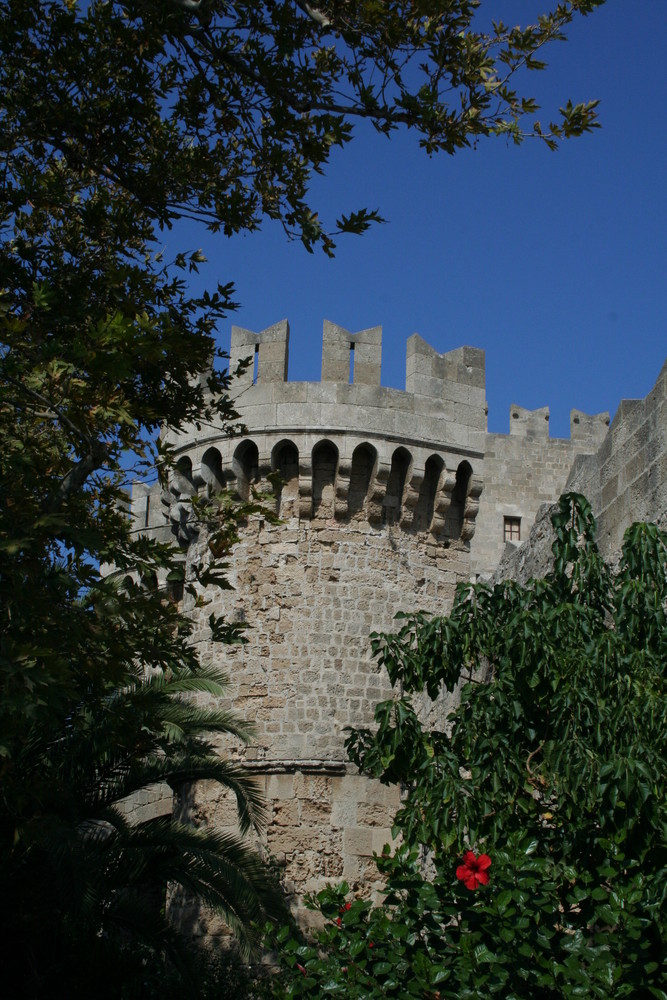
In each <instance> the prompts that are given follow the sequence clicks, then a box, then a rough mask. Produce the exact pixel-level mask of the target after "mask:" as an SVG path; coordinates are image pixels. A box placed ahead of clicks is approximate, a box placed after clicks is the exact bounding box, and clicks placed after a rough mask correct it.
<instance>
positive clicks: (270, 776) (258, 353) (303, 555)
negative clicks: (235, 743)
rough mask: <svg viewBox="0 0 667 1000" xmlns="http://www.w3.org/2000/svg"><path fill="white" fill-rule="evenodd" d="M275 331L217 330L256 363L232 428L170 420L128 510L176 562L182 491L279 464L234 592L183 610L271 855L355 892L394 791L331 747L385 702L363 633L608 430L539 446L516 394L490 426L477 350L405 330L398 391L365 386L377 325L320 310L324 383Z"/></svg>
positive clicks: (236, 567) (297, 886)
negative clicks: (216, 679)
mask: <svg viewBox="0 0 667 1000" xmlns="http://www.w3.org/2000/svg"><path fill="white" fill-rule="evenodd" d="M288 341H289V327H288V324H287V322H286V321H285V322H281V323H277V324H275V325H274V326H271V327H269V328H268V329H266V330H264V331H262V332H261V333H253V332H251V331H248V330H243V329H240V328H238V327H234V328H233V329H232V345H231V351H230V358H231V361H230V363H231V365H232V367H234V365H235V363H236V362H237V361H238V360H240V359H242V358H245V357H250V358H251V362H254V363H251V364H249V366H248V367H247V368H246V370H245V373H244V375H243V377H242V378H241V379H240V380H239V382H238V384H237V385H236V387H235V390H234V392H235V401H236V406H237V409H238V410H239V412H240V413H241V416H242V420H243V422H244V424H245V425H246V427H247V433H245V434H244V435H243V436H242V437H232V438H230V437H228V436H225V435H224V434H223V432H222V429H216V428H210V427H202V428H201V429H197V428H195V427H194V426H193V427H188V428H185V429H184V430H183V431H182V432H181V433H179V434H175V433H171V434H169V436H168V442H169V444H170V445H171V446H172V447H173V449H174V451H175V454H176V457H177V459H178V470H177V472H176V473H175V474H174V477H173V481H172V483H171V488H170V491H169V494H168V496H166V497H162V498H161V497H160V494H159V490H158V489H157V487H155V488H152V489H148V488H146V487H142V486H137V488H136V489H135V492H134V496H133V515H134V517H135V522H136V524H137V527H138V528H140V529H141V530H148V531H154V532H158V533H159V532H162V533H169V532H171V533H172V534H174V535H176V536H177V537H178V538H179V541H180V543H181V545H182V546H183V549H184V552H185V553H186V560H187V563H188V564H189V566H190V567H192V566H193V565H194V564H195V563H197V562H202V561H205V560H206V559H207V558H208V554H207V553H208V550H207V545H206V539H205V538H203V537H201V535H197V534H196V533H195V532H193V531H192V528H191V525H190V524H189V522H188V517H187V509H188V505H187V501H188V497H189V496H190V495H192V494H193V493H195V492H200V493H204V492H206V491H213V492H215V491H216V490H219V489H221V488H227V489H231V490H233V491H234V492H235V493H236V494H237V495H238V496H240V497H242V498H245V497H247V496H248V494H249V492H250V490H251V487H253V486H257V487H260V488H261V487H262V486H265V485H266V484H267V476H268V475H269V474H270V473H272V472H277V473H279V475H280V479H281V483H282V485H281V487H280V490H279V494H278V496H277V499H276V513H277V514H278V516H279V517H280V523H279V524H277V525H274V524H271V523H269V522H268V521H267V520H265V519H263V518H260V517H258V518H253V519H250V520H249V522H248V523H247V525H246V526H245V527H244V529H243V531H242V538H241V541H240V542H239V543H238V545H237V546H236V547H235V549H234V551H233V553H232V556H231V560H230V570H229V579H230V582H231V584H232V585H233V587H234V589H233V590H230V591H226V590H210V591H209V592H207V593H206V595H204V596H205V597H206V598H207V599H208V600H209V602H210V603H208V604H207V605H206V606H204V607H199V606H196V605H195V602H194V601H192V600H190V601H189V603H187V601H188V598H187V596H186V603H185V604H184V610H186V611H187V612H189V613H190V614H191V615H192V617H193V619H194V621H195V626H196V629H195V636H194V638H195V641H197V642H200V643H201V644H202V653H203V658H204V659H206V657H207V656H208V657H219V656H221V655H224V664H223V665H224V669H225V671H226V673H227V675H228V677H229V689H228V691H227V697H226V705H227V706H228V707H229V708H231V709H233V710H234V711H235V712H236V713H237V714H239V715H241V716H242V717H243V718H245V719H247V720H248V721H250V722H252V723H253V724H254V726H255V730H256V741H255V743H254V745H253V746H251V747H249V748H247V749H245V750H244V751H243V752H242V759H243V760H244V763H245V765H246V767H247V768H248V769H250V770H252V771H253V772H254V773H255V774H256V776H257V778H258V780H259V781H260V782H261V783H262V784H263V786H264V789H265V793H266V798H267V802H268V804H269V825H268V829H267V833H266V846H267V849H268V851H269V853H270V854H271V855H272V856H273V857H274V858H275V859H276V861H277V862H278V863H279V864H280V865H281V866H283V869H284V875H285V879H286V882H287V884H288V885H291V886H292V887H293V888H294V890H295V892H296V893H297V894H298V896H299V897H301V896H302V894H303V893H305V892H308V891H312V890H316V889H318V888H321V886H322V885H323V883H324V882H326V881H327V880H337V879H338V880H339V879H342V878H345V879H346V880H347V881H348V882H349V883H350V884H351V885H352V886H353V887H354V886H362V885H364V886H366V887H368V886H369V885H371V884H372V883H373V881H374V879H375V868H374V864H373V860H372V856H373V852H374V851H377V852H379V851H381V849H382V846H383V845H384V843H386V842H387V841H388V840H389V839H390V828H391V820H392V816H393V814H394V812H395V811H396V808H397V806H398V798H397V792H396V790H395V789H390V788H386V787H384V786H382V785H380V784H379V782H376V781H371V780H368V779H366V778H364V777H361V776H359V775H358V774H356V772H355V769H354V768H353V767H352V766H351V765H350V764H349V763H348V762H347V759H346V754H345V750H344V740H345V730H346V727H348V726H368V725H372V723H373V709H374V706H375V705H376V703H377V702H378V701H381V700H383V699H386V698H389V697H391V688H390V686H389V683H388V680H387V678H386V675H385V674H384V672H383V671H381V670H380V669H379V668H378V667H377V665H376V663H375V662H374V661H373V660H372V658H371V656H370V644H369V635H370V633H371V632H373V631H383V630H389V629H391V628H392V627H393V626H392V622H393V619H394V616H395V615H396V614H397V612H399V611H410V610H414V609H415V608H422V609H425V610H427V611H430V612H434V613H440V614H444V613H446V612H447V611H448V610H449V608H450V607H451V602H452V599H453V596H454V590H455V587H456V584H457V583H458V582H459V581H462V580H469V579H471V577H473V576H476V575H479V574H480V573H485V572H491V571H492V570H493V568H494V567H495V564H496V563H497V561H498V558H499V556H500V554H501V553H502V551H503V548H504V546H505V544H506V541H507V540H509V541H512V539H506V537H505V536H504V534H503V532H504V530H505V525H506V520H507V517H508V516H510V517H514V519H515V520H516V518H517V517H519V519H521V518H523V522H524V530H527V528H528V527H529V524H530V523H532V522H531V519H532V518H534V516H535V513H536V511H537V507H538V506H539V503H540V502H541V498H542V494H547V493H548V494H549V496H548V499H553V497H554V494H555V496H557V495H558V492H560V489H561V488H562V486H563V485H564V483H565V480H566V478H567V474H568V471H569V469H570V466H571V464H572V459H573V457H574V454H575V453H576V452H577V451H578V450H587V449H588V450H589V451H590V450H593V449H594V447H595V446H597V445H596V442H597V441H598V440H599V438H600V435H603V434H604V433H605V432H606V426H605V425H604V421H603V420H602V421H601V420H598V421H597V423H596V422H595V418H586V417H585V416H584V415H583V414H581V415H580V422H583V425H584V432H582V434H581V435H580V436H579V438H578V439H577V440H575V439H574V436H573V440H572V441H566V442H550V440H549V439H548V429H547V428H548V424H547V421H546V420H545V419H544V416H545V414H546V415H548V411H536V413H534V414H532V415H531V414H529V413H528V411H522V410H520V408H518V407H513V408H512V411H511V412H512V413H513V414H514V413H515V412H516V414H517V417H516V418H515V420H513V421H512V431H513V433H512V434H510V435H509V436H508V435H488V434H487V430H486V397H485V367H484V364H485V363H484V352H483V351H481V350H478V349H475V348H471V347H461V348H458V349H456V350H453V351H450V352H448V353H445V354H438V353H437V352H436V351H434V350H433V348H431V347H430V346H429V345H428V344H427V343H426V342H425V341H424V340H422V338H421V337H419V336H418V335H417V334H415V335H414V336H412V337H411V338H410V339H409V341H408V345H407V364H406V390H405V392H403V391H400V390H397V389H389V388H385V387H383V386H381V385H380V362H381V330H380V328H373V329H370V330H362V331H360V332H358V333H349V332H348V331H347V330H344V329H343V328H341V327H339V326H336V325H335V324H333V323H329V322H325V324H324V342H323V358H322V379H321V381H320V382H289V381H287V359H288ZM591 420H593V423H592V424H590V421H591ZM586 421H589V423H586ZM579 425H580V423H577V425H576V426H577V427H579ZM586 435H588V436H586ZM552 445H553V447H551V446H552ZM554 456H555V457H554ZM489 467H490V468H491V470H492V471H491V476H490V477H489ZM483 484H484V493H483ZM487 493H488V495H489V497H490V500H489V502H488V503H487V504H486V508H485V498H486V494H487ZM165 501H166V503H165ZM507 509H510V510H512V511H515V512H516V511H518V512H519V513H518V514H516V513H514V514H511V515H507V514H504V513H503V511H505V510H507ZM480 529H481V536H482V537H481V544H480V545H479V546H478V548H477V550H476V548H475V542H476V537H477V535H478V533H480ZM211 612H214V613H215V614H216V615H220V614H224V615H225V616H226V617H227V618H228V619H231V620H236V621H245V622H247V623H248V625H249V626H250V628H249V631H248V633H247V639H248V643H247V644H246V645H245V646H239V647H232V648H229V647H225V648H224V651H223V654H221V653H220V649H219V647H217V646H216V645H214V644H212V643H210V630H209V624H208V617H209V615H210V613H211ZM441 712H442V716H443V720H444V717H445V715H446V712H447V705H446V704H443V706H441ZM189 809H190V815H191V816H194V817H195V818H196V820H197V821H206V822H209V823H213V824H215V825H216V826H217V827H219V828H222V829H224V828H226V827H229V826H230V825H232V824H233V823H234V816H235V813H234V803H232V802H230V801H227V800H226V799H224V798H219V793H218V790H217V789H212V788H207V787H205V786H203V787H201V788H197V789H195V790H194V791H193V799H192V801H191V802H190V803H189Z"/></svg>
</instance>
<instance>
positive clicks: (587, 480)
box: [567, 362, 667, 557]
mask: <svg viewBox="0 0 667 1000" xmlns="http://www.w3.org/2000/svg"><path fill="white" fill-rule="evenodd" d="M567 488H568V489H569V490H573V491H575V492H579V493H584V494H585V495H586V496H587V497H588V499H589V500H590V502H591V504H592V506H593V511H594V513H595V516H596V517H597V519H598V544H599V546H600V549H601V551H602V553H603V555H605V556H606V557H609V556H611V555H613V554H614V553H615V552H618V551H619V549H620V547H621V544H622V542H623V534H624V532H625V529H626V528H627V527H628V526H629V525H630V524H631V523H632V522H633V521H655V522H656V523H657V524H660V525H661V527H663V528H664V527H667V362H665V364H664V365H663V368H662V371H661V372H660V375H659V376H658V379H657V381H656V383H655V385H654V387H653V389H652V390H651V392H650V393H649V394H648V396H646V397H644V399H624V400H623V401H622V402H621V405H620V406H619V408H618V410H617V412H616V415H615V417H614V420H613V422H612V424H611V427H610V428H609V434H608V435H607V437H606V438H605V440H604V441H603V442H602V444H601V445H600V447H599V449H598V450H597V451H596V452H595V454H593V455H589V456H587V457H583V456H582V457H580V458H578V459H577V461H576V462H575V463H574V466H573V468H572V472H571V475H570V477H569V479H568V482H567Z"/></svg>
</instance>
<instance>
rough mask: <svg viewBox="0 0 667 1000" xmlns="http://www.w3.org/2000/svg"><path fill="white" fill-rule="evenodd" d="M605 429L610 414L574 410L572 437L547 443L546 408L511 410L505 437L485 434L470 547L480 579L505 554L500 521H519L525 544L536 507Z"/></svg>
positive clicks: (561, 486)
mask: <svg viewBox="0 0 667 1000" xmlns="http://www.w3.org/2000/svg"><path fill="white" fill-rule="evenodd" d="M608 426H609V414H608V413H599V414H595V415H594V416H590V415H588V414H585V413H582V412H581V411H580V410H572V411H571V413H570V437H569V438H550V437H549V409H548V407H542V408H541V409H539V410H525V409H523V408H522V407H520V406H517V405H516V404H512V406H510V428H509V429H510V432H509V435H507V434H487V435H486V444H485V450H484V489H483V492H482V496H481V501H480V510H479V514H478V517H477V527H476V531H475V539H474V543H473V547H472V550H473V552H472V555H473V562H472V565H473V571H474V572H475V573H476V574H477V575H478V576H482V577H488V576H489V575H490V574H491V573H492V572H493V571H494V570H495V568H496V566H497V565H498V562H499V561H500V559H501V558H502V556H503V555H504V551H505V548H506V546H505V543H504V534H503V526H504V519H505V518H506V517H511V518H518V519H519V521H520V533H521V538H520V541H522V542H523V541H525V540H526V539H527V538H528V536H529V535H530V532H531V529H532V527H533V524H534V522H535V517H536V515H537V512H538V510H539V508H540V507H541V506H542V505H543V504H545V503H551V502H552V501H553V499H554V498H555V497H558V496H560V494H561V493H562V492H563V491H564V490H565V486H566V483H567V479H568V476H569V473H570V470H571V468H572V463H573V461H574V460H575V458H576V456H577V455H581V454H587V453H591V452H594V451H595V450H596V449H597V447H598V446H599V445H600V443H601V442H602V441H603V440H604V439H605V436H606V434H607V429H608ZM508 547H509V548H512V547H514V546H513V543H509V546H508Z"/></svg>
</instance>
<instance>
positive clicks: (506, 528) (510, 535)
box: [503, 517, 521, 542]
mask: <svg viewBox="0 0 667 1000" xmlns="http://www.w3.org/2000/svg"><path fill="white" fill-rule="evenodd" d="M503 538H504V540H505V541H506V542H520V541H521V518H520V517H506V518H504V519H503Z"/></svg>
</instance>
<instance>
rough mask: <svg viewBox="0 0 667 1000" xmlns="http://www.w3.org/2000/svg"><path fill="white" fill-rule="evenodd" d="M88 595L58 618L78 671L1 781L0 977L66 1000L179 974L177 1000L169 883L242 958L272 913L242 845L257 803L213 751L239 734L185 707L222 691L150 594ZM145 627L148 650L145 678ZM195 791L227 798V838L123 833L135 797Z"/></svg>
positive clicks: (107, 588)
mask: <svg viewBox="0 0 667 1000" xmlns="http://www.w3.org/2000/svg"><path fill="white" fill-rule="evenodd" d="M94 590H95V593H94V599H93V598H92V597H91V593H90V592H89V593H87V594H86V596H85V598H81V597H79V598H78V600H77V601H75V602H71V603H70V604H69V606H66V607H67V608H68V610H69V612H70V621H69V624H70V626H71V630H70V636H69V640H70V645H69V648H68V653H69V654H70V655H76V653H77V652H78V655H79V656H80V658H81V660H82V662H84V663H85V669H80V670H79V671H74V676H75V678H77V681H76V683H74V684H73V685H72V684H70V686H69V687H68V696H67V698H64V699H63V700H62V703H61V704H60V706H59V711H58V712H57V713H54V711H53V706H52V705H51V706H50V708H51V711H50V713H49V715H48V716H47V717H46V718H45V717H40V716H39V715H38V717H37V718H36V720H35V721H34V723H33V724H31V725H27V726H25V727H24V728H23V731H22V735H21V740H20V741H15V742H14V749H13V754H12V756H11V759H10V762H9V763H8V764H7V765H6V766H5V768H4V773H3V782H2V807H3V808H2V816H1V817H0V830H1V833H2V846H3V850H2V853H1V856H0V888H1V891H2V914H3V918H2V924H3V925H4V926H3V927H2V934H1V939H2V946H1V947H2V950H3V951H4V953H5V956H4V968H5V969H10V970H11V969H14V970H17V972H16V975H17V976H19V975H20V979H21V980H22V982H23V985H22V986H20V987H19V988H17V989H16V990H15V992H14V993H13V995H14V996H24V997H60V996H63V997H65V996H67V997H72V996H76V995H78V994H79V993H83V992H85V991H87V990H88V989H89V988H94V989H95V991H96V995H97V996H109V997H119V996H128V997H129V996H134V995H135V993H136V995H140V994H141V995H143V996H148V995H149V992H148V989H147V986H146V983H147V981H148V979H151V978H152V979H153V980H157V982H158V984H163V983H164V980H165V970H167V969H168V968H171V969H172V971H173V970H174V969H176V970H181V972H182V973H184V975H185V980H184V979H183V976H181V980H180V986H179V993H180V994H181V995H182V992H183V982H184V981H185V982H187V981H188V975H189V973H188V971H187V968H188V963H187V954H188V946H187V943H186V942H185V940H184V939H183V937H182V935H180V934H179V933H178V929H177V928H176V927H175V926H174V925H173V922H170V920H169V916H168V913H167V912H166V905H165V895H166V890H167V887H168V886H170V887H182V889H183V890H184V891H185V892H186V893H187V894H188V895H190V894H194V895H196V896H197V897H198V898H199V899H200V900H201V901H202V902H203V903H205V904H206V905H208V906H210V907H212V908H214V909H215V910H217V911H218V912H219V914H220V915H221V916H222V917H223V919H224V921H225V922H226V923H227V924H228V925H229V927H230V928H231V930H232V931H233V932H234V933H235V935H236V937H237V940H238V941H239V943H240V944H241V947H242V948H243V949H244V951H245V953H248V952H249V951H250V950H251V949H252V947H253V944H254V943H255V940H256V928H257V927H258V926H260V925H261V924H262V923H263V922H265V921H266V920H267V919H272V918H276V917H277V916H278V915H279V914H280V913H281V912H282V903H281V898H280V895H279V893H278V892H277V890H276V888H275V887H274V886H273V885H272V883H271V880H270V878H269V875H268V872H267V868H266V865H265V863H264V862H263V860H262V858H261V856H260V855H259V853H258V852H257V850H255V849H254V848H253V847H252V846H250V845H249V843H248V841H247V838H246V835H247V834H248V833H253V832H254V833H255V834H257V833H259V832H260V831H261V828H262V822H263V802H262V797H261V795H260V792H259V790H258V788H257V786H256V785H255V784H254V782H253V781H252V780H251V779H250V778H249V777H248V776H247V775H246V774H245V773H244V772H243V769H242V768H241V767H240V766H239V765H238V764H236V763H234V762H233V761H231V760H229V759H226V758H225V757H223V756H222V755H221V754H220V753H219V752H218V751H217V750H216V749H215V747H214V744H213V739H214V738H215V737H218V738H220V737H221V736H224V737H233V738H235V739H237V740H242V741H247V740H248V739H250V737H251V733H250V730H249V728H248V727H247V726H245V725H244V724H242V723H241V722H240V721H239V720H238V719H236V718H235V717H234V715H233V714H231V713H229V712H226V711H222V710H220V709H219V708H216V707H212V708H202V707H200V706H199V705H197V704H196V703H195V701H194V696H196V695H208V696H210V697H211V700H213V699H214V698H219V697H220V695H221V694H222V693H223V690H224V678H223V677H222V676H221V675H220V673H219V672H218V671H216V670H214V669H211V668H205V667H203V666H201V665H200V664H199V663H198V660H197V657H196V654H195V653H194V651H193V649H192V646H191V645H190V644H189V643H187V641H184V639H187V632H188V626H187V623H186V624H184V620H183V619H182V618H181V617H180V615H179V613H178V610H177V609H175V608H174V607H173V605H170V604H169V602H166V601H165V600H164V598H163V595H160V594H158V593H157V592H156V591H153V590H150V589H148V590H147V589H145V588H140V587H139V586H136V585H133V584H129V585H127V586H125V587H124V588H120V587H119V585H118V584H117V583H116V582H114V581H113V580H111V579H108V580H104V579H102V580H98V581H97V583H96V586H95V588H94ZM91 601H92V604H91ZM93 605H94V606H93ZM100 616H101V617H102V618H103V619H104V627H103V628H101V629H100V628H99V627H98V625H97V622H96V620H95V618H96V617H97V618H99V617H100ZM76 629H79V630H80V636H79V638H80V639H81V640H85V642H86V644H87V648H86V649H85V651H84V649H83V647H82V644H81V642H79V643H78V650H76V649H74V647H75V646H76V645H77V643H75V642H74V641H73V634H74V632H76ZM151 629H152V630H153V638H154V640H156V641H157V642H159V644H160V649H159V654H158V653H156V654H155V655H154V656H153V657H152V662H151V664H150V666H149V668H148V669H147V667H146V662H145V661H146V656H145V653H146V650H147V649H148V645H147V641H146V640H147V630H148V631H150V630H151ZM184 630H185V633H186V634H185V636H184ZM110 636H111V637H112V638H111V639H110V638H109V637H110ZM170 644H171V648H165V646H166V647H169V646H170ZM137 651H143V653H144V656H143V657H137V656H136V655H134V654H135V653H136V652H137ZM84 654H85V655H84ZM119 656H120V661H119V659H118V657H119ZM112 661H114V662H115V664H116V666H115V669H114V670H113V671H112V670H110V669H109V666H108V665H109V663H111V662H112ZM160 661H161V662H160ZM93 663H97V665H98V666H99V671H98V672H97V673H96V672H95V670H94V669H93V668H92V666H91V664H93ZM199 780H209V781H216V782H218V783H219V784H221V785H222V786H224V787H225V788H226V789H229V791H230V792H231V793H232V794H233V795H234V796H235V797H236V803H237V811H238V820H239V833H238V835H237V836H233V835H224V834H221V833H217V832H215V831H212V830H207V829H197V828H195V827H193V826H191V825H187V824H184V823H182V822H176V821H174V820H172V819H170V818H167V819H160V820H155V821H153V822H150V823H147V824H144V825H137V824H134V825H133V824H132V823H131V822H129V821H128V818H127V809H125V808H123V807H124V806H125V805H126V804H127V802H128V799H130V798H131V797H132V796H134V795H136V794H137V793H138V792H139V791H140V790H141V789H145V788H147V787H148V786H150V785H153V784H155V783H156V782H166V783H167V784H168V785H169V786H170V787H171V788H172V789H174V790H175V791H178V790H179V789H181V788H182V787H183V786H184V785H186V784H187V783H188V782H193V781H199ZM18 982H19V980H18V979H17V983H18ZM158 989H159V992H160V993H161V995H162V996H164V995H165V989H164V987H163V985H160V986H159V987H158ZM133 991H134V992H133Z"/></svg>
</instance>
